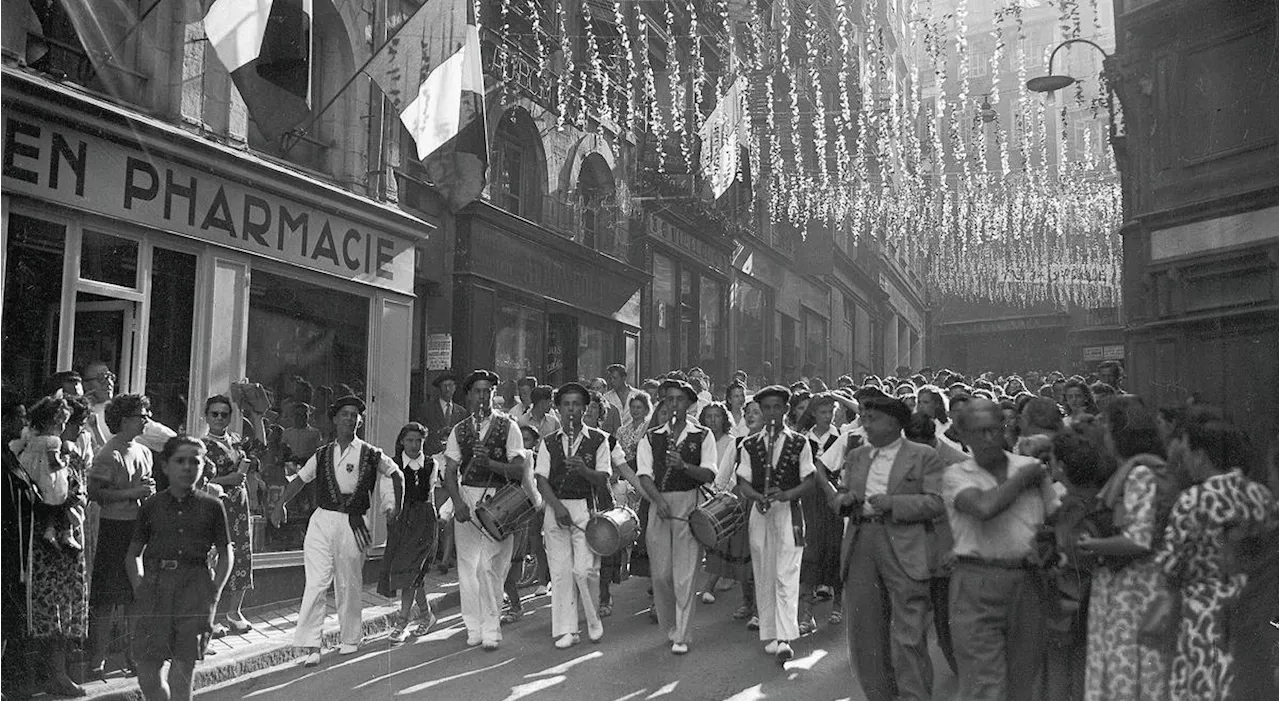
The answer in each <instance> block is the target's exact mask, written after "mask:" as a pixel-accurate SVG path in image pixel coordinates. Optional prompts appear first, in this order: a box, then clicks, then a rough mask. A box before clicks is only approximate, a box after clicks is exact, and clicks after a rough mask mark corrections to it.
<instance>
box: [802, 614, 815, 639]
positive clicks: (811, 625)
mask: <svg viewBox="0 0 1280 701" xmlns="http://www.w3.org/2000/svg"><path fill="white" fill-rule="evenodd" d="M817 632H818V622H817V621H815V620H813V616H810V617H809V620H807V621H805V622H803V623H801V624H800V636H801V637H803V636H806V635H813V634H814V633H817Z"/></svg>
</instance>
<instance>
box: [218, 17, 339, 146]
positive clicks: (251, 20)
mask: <svg viewBox="0 0 1280 701" xmlns="http://www.w3.org/2000/svg"><path fill="white" fill-rule="evenodd" d="M311 1H312V0H213V2H212V3H211V4H210V5H209V9H208V11H206V12H205V15H204V33H205V36H206V37H208V39H209V43H210V44H212V45H213V50H214V52H215V53H217V55H218V60H219V61H222V65H224V66H226V67H227V71H228V72H230V73H231V80H232V82H234V83H235V85H236V89H237V90H239V91H240V96H241V97H242V98H244V104H245V107H246V108H247V109H248V110H249V116H250V117H251V118H252V119H253V121H254V123H255V124H257V126H258V131H261V132H262V134H263V135H264V136H266V137H267V138H268V139H273V140H274V139H276V138H278V137H279V136H281V135H282V134H284V133H285V132H287V131H289V130H290V129H292V128H294V127H296V126H298V125H299V124H302V123H303V122H305V121H307V119H309V118H310V117H311V19H312V17H313V16H314V15H313V14H312V11H311Z"/></svg>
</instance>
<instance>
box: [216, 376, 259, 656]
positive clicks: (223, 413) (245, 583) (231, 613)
mask: <svg viewBox="0 0 1280 701" xmlns="http://www.w3.org/2000/svg"><path fill="white" fill-rule="evenodd" d="M244 411H246V412H251V411H252V410H251V409H249V408H248V407H245V408H244ZM246 417H248V418H250V420H251V421H252V417H250V415H249V414H246ZM204 420H205V423H207V424H208V425H209V432H208V434H206V435H205V437H204V444H205V445H206V446H207V447H208V449H209V452H208V453H207V455H206V459H207V460H208V461H209V462H210V463H211V464H212V466H213V476H212V477H210V478H209V481H210V482H212V483H213V484H216V485H219V486H220V487H222V489H223V494H222V505H223V507H224V508H226V510H227V526H228V527H229V528H230V529H231V544H232V546H233V547H234V551H235V559H234V561H233V564H232V566H231V578H230V579H228V580H227V585H226V587H225V588H224V592H225V594H224V597H223V598H224V602H225V606H226V611H227V624H228V627H229V628H230V630H231V632H233V633H236V634H244V633H247V632H249V631H250V630H252V629H253V624H251V623H249V621H247V620H246V619H245V617H244V612H243V610H242V608H243V606H244V595H245V592H247V591H249V590H250V589H252V588H253V543H252V536H251V533H252V527H251V525H250V519H249V492H248V490H247V489H246V488H245V475H246V474H247V473H248V471H249V466H250V456H249V455H247V454H246V453H245V451H244V447H243V446H244V441H243V439H242V438H241V436H240V434H238V433H234V432H232V431H228V430H227V426H229V425H230V424H231V399H230V398H229V397H227V396H226V395H223V394H218V395H214V396H212V397H209V399H207V400H205V403H204ZM214 630H215V631H217V626H215V628H214ZM215 634H216V633H215Z"/></svg>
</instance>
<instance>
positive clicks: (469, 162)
mask: <svg viewBox="0 0 1280 701" xmlns="http://www.w3.org/2000/svg"><path fill="white" fill-rule="evenodd" d="M367 72H368V74H369V76H370V77H371V78H373V80H374V82H376V83H377V84H378V87H380V88H382V92H383V93H385V94H386V96H387V97H388V98H389V99H390V100H391V103H392V104H393V105H395V108H396V111H397V112H398V113H399V114H400V121H402V122H404V125H405V127H406V128H407V129H408V130H409V135H410V136H411V137H413V141H414V143H415V144H416V145H417V147H418V158H419V159H420V160H421V161H422V163H423V165H424V166H426V169H427V177H429V178H430V179H431V184H432V185H433V186H434V187H435V188H436V190H437V191H438V192H439V193H440V194H441V195H443V196H444V198H445V200H446V201H447V202H448V203H449V208H450V209H451V210H453V211H455V212H456V211H458V210H459V209H462V208H463V207H465V206H466V205H467V204H468V203H470V202H473V201H475V200H477V199H479V198H480V193H481V191H483V190H484V183H485V169H486V168H487V167H488V164H489V151H488V144H487V140H486V137H485V124H484V73H483V71H482V70H481V68H480V29H479V27H478V26H477V22H476V19H475V11H474V9H473V8H472V4H471V1H470V0H427V2H426V3H425V4H424V5H423V6H422V7H421V8H419V9H418V11H417V12H415V13H414V14H413V16H412V17H410V18H409V19H408V20H406V21H405V23H404V25H402V26H401V28H400V29H399V30H398V31H397V32H396V33H395V35H394V36H393V37H392V38H391V39H390V40H389V41H388V42H387V43H386V44H385V45H383V47H382V48H381V49H379V51H378V54H377V55H376V56H374V58H373V60H372V61H370V62H369V67H368V69H367Z"/></svg>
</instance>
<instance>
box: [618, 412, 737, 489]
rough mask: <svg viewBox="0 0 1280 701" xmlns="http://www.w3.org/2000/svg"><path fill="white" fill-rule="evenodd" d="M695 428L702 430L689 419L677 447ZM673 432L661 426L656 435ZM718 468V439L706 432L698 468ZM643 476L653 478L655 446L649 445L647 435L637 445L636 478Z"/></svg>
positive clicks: (685, 423) (667, 427) (668, 427)
mask: <svg viewBox="0 0 1280 701" xmlns="http://www.w3.org/2000/svg"><path fill="white" fill-rule="evenodd" d="M694 428H702V427H701V426H699V425H698V422H696V421H694V420H693V419H688V420H686V421H685V422H684V430H683V431H681V432H680V436H679V438H677V439H676V445H679V444H681V443H683V442H684V439H685V437H687V436H688V435H689V431H690V430H691V429H694ZM670 430H671V427H670V426H668V425H665V424H664V425H662V426H659V427H658V428H657V429H656V430H655V431H654V432H655V433H667V432H668V431H670ZM716 466H717V460H716V439H715V436H714V435H712V433H711V431H706V435H705V436H703V439H702V457H701V459H699V460H698V467H705V468H707V469H708V470H712V471H714V470H715V469H716ZM641 475H649V477H651V478H652V477H653V446H652V445H650V444H649V436H648V435H647V434H646V435H645V437H644V438H641V439H640V443H638V444H637V445H636V477H639V476H641Z"/></svg>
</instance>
